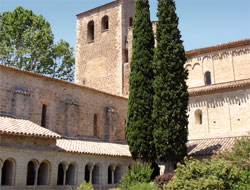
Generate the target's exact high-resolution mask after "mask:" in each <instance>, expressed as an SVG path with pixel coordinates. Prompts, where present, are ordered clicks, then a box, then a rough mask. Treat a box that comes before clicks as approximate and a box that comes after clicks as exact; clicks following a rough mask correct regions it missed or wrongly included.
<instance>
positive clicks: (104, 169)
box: [0, 0, 250, 190]
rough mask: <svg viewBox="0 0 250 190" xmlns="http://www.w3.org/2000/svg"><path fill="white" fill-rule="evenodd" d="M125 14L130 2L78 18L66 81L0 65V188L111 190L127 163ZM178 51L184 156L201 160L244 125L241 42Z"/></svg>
mask: <svg viewBox="0 0 250 190" xmlns="http://www.w3.org/2000/svg"><path fill="white" fill-rule="evenodd" d="M133 15H134V1H133V0H127V1H125V0H116V1H114V2H111V3H108V4H106V5H103V6H101V7H97V8H94V9H92V10H89V11H87V12H84V13H80V14H78V15H77V46H76V66H75V82H74V83H70V82H66V81H62V80H58V79H54V78H51V77H47V76H43V75H40V74H36V73H32V72H28V71H22V70H19V69H16V68H13V67H8V66H4V65H0V84H1V86H0V105H1V107H0V184H1V186H0V187H1V190H10V189H11V190H17V189H37V190H43V189H47V190H48V189H49V190H53V189H55V190H56V189H58V190H59V189H60V190H61V189H69V187H68V186H77V185H79V184H81V183H82V182H83V180H86V181H92V183H93V184H94V186H95V189H108V188H111V187H116V185H117V183H118V182H119V180H120V178H121V176H122V175H123V173H124V172H125V171H126V168H127V167H128V166H129V165H131V164H132V163H133V160H132V158H131V155H130V152H129V149H128V146H127V144H126V140H125V122H126V111H127V110H126V109H127V97H128V75H129V70H130V57H131V51H132V30H133V26H132V23H133ZM153 27H154V30H155V27H156V23H155V22H153ZM186 55H187V58H188V60H187V63H186V64H185V67H186V69H188V70H189V79H188V81H187V83H188V86H189V93H190V100H189V142H188V151H189V152H188V154H189V155H192V156H195V157H197V158H203V157H207V156H210V155H211V154H212V153H213V151H217V150H220V149H224V148H230V147H231V146H232V145H233V143H234V141H235V140H236V139H237V138H239V137H241V136H246V135H248V132H249V131H250V125H249V123H250V112H249V110H250V100H249V99H250V72H249V71H250V39H243V40H239V41H234V42H228V43H225V44H220V45H215V46H211V47H205V48H200V49H195V50H191V51H187V52H186ZM161 172H164V168H162V170H161Z"/></svg>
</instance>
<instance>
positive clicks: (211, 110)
mask: <svg viewBox="0 0 250 190" xmlns="http://www.w3.org/2000/svg"><path fill="white" fill-rule="evenodd" d="M249 108H250V88H247V89H234V90H228V91H226V90H224V91H221V92H217V93H212V94H209V93H208V94H206V95H200V96H191V97H190V100H189V112H188V114H189V139H205V138H215V137H233V136H242V135H247V134H248V132H250V125H249V123H250V112H249Z"/></svg>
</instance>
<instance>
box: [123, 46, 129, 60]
mask: <svg viewBox="0 0 250 190" xmlns="http://www.w3.org/2000/svg"><path fill="white" fill-rule="evenodd" d="M124 56H125V57H124V59H125V60H124V61H125V63H128V60H129V59H128V50H127V49H126V50H125V55H124Z"/></svg>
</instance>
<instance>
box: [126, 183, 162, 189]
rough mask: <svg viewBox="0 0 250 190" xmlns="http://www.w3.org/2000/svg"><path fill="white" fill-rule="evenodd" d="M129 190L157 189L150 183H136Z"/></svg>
mask: <svg viewBox="0 0 250 190" xmlns="http://www.w3.org/2000/svg"><path fill="white" fill-rule="evenodd" d="M129 190H158V187H157V186H156V185H154V184H152V183H136V184H134V185H132V186H131V187H130V188H129Z"/></svg>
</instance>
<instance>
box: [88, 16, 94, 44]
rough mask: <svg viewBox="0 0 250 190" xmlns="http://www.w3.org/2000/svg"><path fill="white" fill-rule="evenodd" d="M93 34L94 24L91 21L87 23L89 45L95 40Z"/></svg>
mask: <svg viewBox="0 0 250 190" xmlns="http://www.w3.org/2000/svg"><path fill="white" fill-rule="evenodd" d="M94 33H95V23H94V21H93V20H92V21H90V22H89V23H88V42H89V43H90V42H93V41H94V39H95V35H94Z"/></svg>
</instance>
